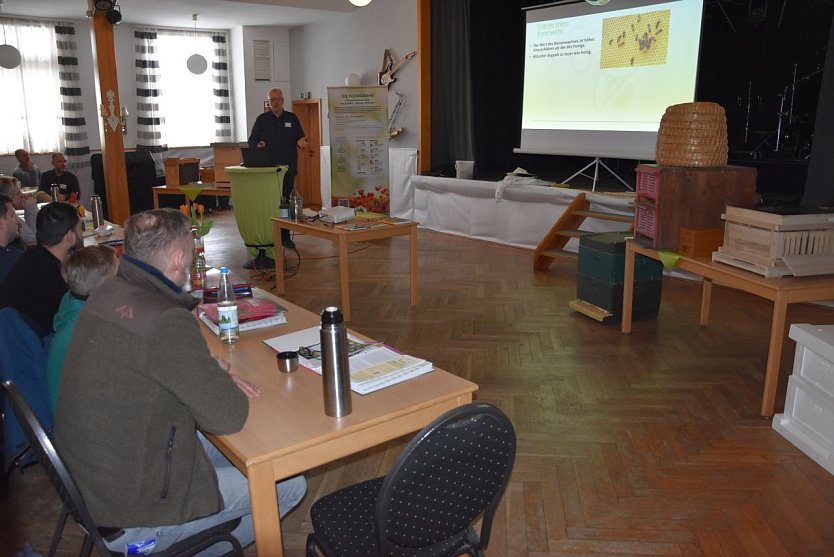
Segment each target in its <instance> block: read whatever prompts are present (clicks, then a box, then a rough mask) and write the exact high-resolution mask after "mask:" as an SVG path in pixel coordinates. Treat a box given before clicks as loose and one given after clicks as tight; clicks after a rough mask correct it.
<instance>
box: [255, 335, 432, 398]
mask: <svg viewBox="0 0 834 557" xmlns="http://www.w3.org/2000/svg"><path fill="white" fill-rule="evenodd" d="M264 342H265V343H266V345H267V346H269V347H270V348H272V349H273V350H275V351H277V352H283V351H285V350H294V351H298V352H299V354H298V361H299V363H300V364H301V365H303V366H305V367H308V368H310V369H312V370H313V371H315V372H316V373H318V374H321V366H322V363H321V351H320V349H321V346H320V340H319V328H318V327H310V328H309V329H303V330H301V331H298V332H295V333H290V334H288V335H282V336H279V337H275V338H270V339H266V340H265V341H264ZM348 354H349V360H350V388H351V389H352V390H353V391H354V392H356V393H359V394H360V395H365V394H368V393H372V392H374V391H378V390H380V389H384V388H385V387H390V386H391V385H396V384H397V383H402V382H403V381H405V380H407V379H411V378H412V377H417V376H418V375H423V374H424V373H428V372H430V371H431V370H432V369H434V366H433V365H432V364H431V362H428V361H426V360H421V359H420V358H415V357H413V356H408V355H406V354H400V353H399V352H397V351H395V350H392V349H391V348H389V347H387V346H384V345H382V344H379V343H374V342H371V343H366V342H362V341H361V340H359V339H358V338H355V337H352V336H350V335H348Z"/></svg>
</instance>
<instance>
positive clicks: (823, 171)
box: [802, 16, 834, 207]
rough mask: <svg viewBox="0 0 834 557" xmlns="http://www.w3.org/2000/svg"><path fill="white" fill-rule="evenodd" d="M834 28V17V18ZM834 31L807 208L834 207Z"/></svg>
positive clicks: (810, 169) (830, 36)
mask: <svg viewBox="0 0 834 557" xmlns="http://www.w3.org/2000/svg"><path fill="white" fill-rule="evenodd" d="M831 29H832V30H834V16H832V20H831ZM832 99H834V32H829V34H828V50H827V52H826V54H825V69H824V71H823V76H822V85H821V86H820V96H819V103H818V104H817V118H816V124H815V125H814V146H813V149H812V151H811V162H810V163H809V165H808V181H807V182H805V193H804V195H803V196H802V205H803V206H805V207H831V206H834V185H832V184H834V103H832V102H831V100H832Z"/></svg>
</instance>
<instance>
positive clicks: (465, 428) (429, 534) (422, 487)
mask: <svg viewBox="0 0 834 557" xmlns="http://www.w3.org/2000/svg"><path fill="white" fill-rule="evenodd" d="M514 461H515V430H514V429H513V426H512V423H511V422H510V420H509V419H508V418H507V416H506V415H504V413H502V412H501V411H500V410H499V409H498V408H496V407H495V406H492V405H491V404H485V403H473V404H468V405H465V406H461V407H458V408H455V409H454V410H451V411H449V412H447V413H446V414H444V415H442V416H440V417H439V418H437V419H436V420H435V421H433V422H432V423H431V424H429V425H428V426H426V427H425V428H424V429H423V430H422V431H421V432H420V433H419V434H418V435H417V436H416V437H415V438H414V439H413V440H412V441H411V443H409V444H408V446H407V447H406V448H405V450H404V451H403V453H402V454H401V455H400V457H399V458H398V459H397V462H396V463H395V464H394V466H393V467H392V468H391V471H390V472H389V473H388V475H387V476H386V478H385V481H384V482H383V484H382V487H381V489H380V493H379V497H378V499H377V506H376V519H377V534H378V541H379V547H380V554H381V555H388V554H389V551H390V550H391V549H394V548H397V547H408V548H426V547H428V546H448V545H449V544H451V545H453V546H456V547H457V548H464V549H466V548H469V547H471V548H474V549H476V550H477V549H479V548H482V547H483V546H485V545H486V544H487V543H488V542H489V532H490V529H491V527H492V518H493V515H494V514H495V510H496V508H497V507H498V503H499V501H500V500H501V496H502V494H503V492H504V489H505V488H506V485H507V482H508V480H509V477H510V472H511V471H512V467H513V463H514ZM481 513H483V521H482V525H481V532H480V536H477V535H475V534H474V532H473V531H472V530H471V529H470V525H471V524H472V522H473V521H474V520H475V519H476V518H477V517H478V515H480V514H481Z"/></svg>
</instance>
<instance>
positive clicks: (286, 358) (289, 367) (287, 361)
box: [277, 350, 298, 373]
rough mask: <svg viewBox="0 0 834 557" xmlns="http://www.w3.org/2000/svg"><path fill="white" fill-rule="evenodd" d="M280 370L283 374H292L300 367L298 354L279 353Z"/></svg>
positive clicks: (289, 352)
mask: <svg viewBox="0 0 834 557" xmlns="http://www.w3.org/2000/svg"><path fill="white" fill-rule="evenodd" d="M277 357H278V370H279V371H280V372H281V373H292V372H294V371H295V370H296V368H297V367H298V352H296V351H294V350H287V351H286V352H278V356H277Z"/></svg>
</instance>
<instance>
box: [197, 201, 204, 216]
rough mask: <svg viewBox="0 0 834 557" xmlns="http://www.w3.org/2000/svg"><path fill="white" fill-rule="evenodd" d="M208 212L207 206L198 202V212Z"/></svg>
mask: <svg viewBox="0 0 834 557" xmlns="http://www.w3.org/2000/svg"><path fill="white" fill-rule="evenodd" d="M205 212H206V207H205V206H204V205H202V204H200V203H197V214H198V215H202V214H203V213H205Z"/></svg>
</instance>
